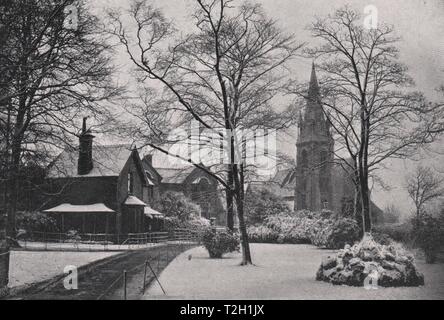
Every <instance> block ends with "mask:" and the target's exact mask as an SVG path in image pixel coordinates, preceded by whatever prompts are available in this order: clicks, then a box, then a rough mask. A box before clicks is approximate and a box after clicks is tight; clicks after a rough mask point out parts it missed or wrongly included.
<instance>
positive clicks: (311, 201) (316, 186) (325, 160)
mask: <svg viewBox="0 0 444 320" xmlns="http://www.w3.org/2000/svg"><path fill="white" fill-rule="evenodd" d="M298 129H299V131H298V138H297V142H296V166H295V167H294V168H287V169H283V170H279V171H278V172H277V173H276V175H275V177H274V178H272V179H271V180H270V181H267V182H265V183H261V184H262V187H267V188H268V189H269V190H270V191H272V192H273V193H275V194H276V195H278V196H280V197H281V198H282V199H283V200H284V201H285V202H286V203H287V204H288V205H289V207H290V208H291V209H294V210H302V209H308V210H311V211H319V210H321V209H329V210H332V211H334V212H336V213H338V214H344V213H347V212H348V213H349V211H350V210H351V206H352V205H353V200H354V193H355V189H354V186H353V181H352V177H351V176H350V173H349V172H347V170H345V169H344V167H345V166H346V164H345V163H342V165H341V161H340V160H339V159H335V157H334V140H333V136H332V133H331V128H330V123H329V121H328V120H327V119H326V118H325V116H324V111H323V109H322V103H321V98H320V89H319V84H318V80H317V77H316V70H315V66H314V64H313V66H312V72H311V78H310V84H309V88H308V94H307V98H306V106H305V112H304V114H302V113H301V114H300V116H299V121H298ZM371 210H372V217H373V219H375V217H376V216H379V215H380V214H381V210H380V209H379V208H378V207H377V206H376V205H375V204H374V203H373V202H372V203H371Z"/></svg>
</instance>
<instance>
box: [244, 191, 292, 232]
mask: <svg viewBox="0 0 444 320" xmlns="http://www.w3.org/2000/svg"><path fill="white" fill-rule="evenodd" d="M289 212H290V209H289V208H288V206H287V205H286V204H285V202H284V201H283V200H282V199H281V198H279V197H277V196H276V195H275V194H273V193H272V192H270V191H269V190H267V189H261V190H258V191H253V192H249V193H247V196H246V198H245V218H246V221H247V223H248V224H249V225H257V224H261V223H263V222H264V221H265V219H266V218H267V217H271V216H274V215H278V214H282V213H289Z"/></svg>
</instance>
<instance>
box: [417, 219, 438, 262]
mask: <svg viewBox="0 0 444 320" xmlns="http://www.w3.org/2000/svg"><path fill="white" fill-rule="evenodd" d="M415 220H416V221H414V228H413V231H412V234H413V237H414V243H415V244H416V245H418V246H419V247H420V248H421V249H422V250H423V251H424V253H425V258H426V262H427V263H435V262H436V258H437V254H438V252H439V249H440V247H441V244H442V241H444V230H443V228H442V226H441V224H440V220H439V219H438V218H435V217H433V216H431V215H427V214H424V215H422V216H421V217H419V218H417V219H415Z"/></svg>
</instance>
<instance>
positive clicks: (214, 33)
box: [109, 0, 300, 264]
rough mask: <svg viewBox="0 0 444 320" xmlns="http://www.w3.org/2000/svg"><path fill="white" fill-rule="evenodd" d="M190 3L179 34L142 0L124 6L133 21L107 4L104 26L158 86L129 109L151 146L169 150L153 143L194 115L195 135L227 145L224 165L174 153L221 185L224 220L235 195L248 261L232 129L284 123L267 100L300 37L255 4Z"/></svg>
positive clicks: (143, 76)
mask: <svg viewBox="0 0 444 320" xmlns="http://www.w3.org/2000/svg"><path fill="white" fill-rule="evenodd" d="M196 7H197V8H196V11H195V12H194V15H193V18H194V20H195V31H194V32H192V33H191V34H189V35H186V36H184V37H182V38H181V39H179V40H176V39H174V27H173V26H172V24H171V23H170V22H169V21H167V20H166V19H165V17H164V16H163V15H162V13H161V12H160V11H159V10H157V9H155V8H153V7H151V6H150V5H149V4H148V3H147V2H146V1H136V2H134V3H133V5H132V7H131V9H130V11H129V13H128V14H129V18H130V19H131V21H132V23H133V24H134V25H135V28H133V29H130V27H129V26H128V25H125V24H124V21H125V20H124V18H123V17H122V16H120V15H119V13H117V12H111V13H110V14H109V17H110V21H111V24H112V25H113V29H112V33H113V34H114V35H116V36H117V37H118V39H119V40H120V42H121V43H122V44H123V46H124V48H125V50H126V52H127V53H128V56H129V58H130V59H131V61H132V62H133V63H134V65H135V66H136V69H137V70H138V72H139V78H138V80H139V81H140V82H146V80H155V81H157V82H158V83H160V84H161V85H162V88H163V89H164V91H163V94H157V95H156V96H157V97H159V96H160V97H161V98H157V99H156V100H155V102H153V100H152V99H150V98H146V97H143V99H142V101H143V107H142V108H143V109H142V113H140V112H139V113H137V112H136V114H135V115H136V116H137V117H138V118H139V120H141V121H142V123H145V124H146V126H145V127H143V129H144V130H145V132H139V137H140V136H142V137H143V138H144V141H145V142H146V143H147V144H148V145H150V146H151V147H153V148H155V149H157V150H160V151H161V152H164V153H166V154H170V155H172V156H177V155H175V154H171V152H169V151H168V150H167V149H166V148H162V147H161V146H162V144H164V143H165V142H166V141H167V140H168V139H166V137H168V132H170V131H171V128H177V127H178V126H179V125H180V124H183V123H187V122H189V121H190V120H194V121H197V123H199V126H200V129H199V134H200V135H203V136H206V137H208V138H209V137H213V138H215V139H214V140H215V141H217V142H216V143H215V147H217V148H219V146H220V143H221V144H222V143H223V144H224V145H225V147H227V150H229V151H228V163H227V169H225V170H218V171H216V172H215V171H214V170H208V169H207V168H206V167H205V166H203V165H202V164H201V163H199V162H198V161H193V159H191V158H187V157H181V158H184V159H185V160H186V161H188V162H190V163H192V164H193V165H194V166H196V167H199V168H201V169H202V170H205V171H207V172H208V173H209V174H212V175H213V176H214V177H215V178H216V179H217V180H218V181H219V183H220V184H221V185H222V186H223V187H224V188H225V189H226V190H227V204H228V211H229V214H228V219H227V220H228V221H229V227H230V228H231V227H232V226H233V219H232V217H230V211H232V210H233V207H234V206H233V205H232V202H233V201H232V200H231V199H234V200H235V203H236V211H237V215H238V220H239V229H240V233H241V238H242V253H243V262H242V263H243V264H250V263H251V254H250V249H249V245H248V237H247V233H246V225H245V220H244V212H243V211H244V208H243V206H244V182H245V181H244V179H245V170H246V167H245V163H244V161H243V160H244V159H245V157H243V156H242V154H243V153H244V150H245V144H246V139H245V137H241V136H239V135H238V132H239V130H240V129H245V128H247V129H254V128H276V127H278V126H284V125H285V123H284V122H286V121H283V119H284V117H282V114H281V113H278V112H276V111H274V109H273V108H272V107H271V100H272V99H273V97H274V96H275V95H276V94H277V92H279V91H280V89H281V88H282V86H283V83H284V81H283V80H284V78H285V75H286V73H284V72H282V71H285V68H284V67H285V64H286V63H287V62H288V61H289V60H290V59H292V58H293V57H294V55H295V53H296V52H297V50H298V49H299V47H300V45H298V44H296V43H295V40H294V37H293V36H292V35H285V34H284V33H283V32H282V31H281V30H280V29H279V28H278V27H277V26H276V22H275V21H274V20H272V19H269V18H267V17H266V15H265V14H264V13H263V11H262V8H261V7H260V6H258V5H252V4H249V3H244V4H239V5H236V4H235V1H230V0H214V1H201V0H197V1H196ZM150 95H151V94H150ZM151 96H152V95H151ZM153 110H154V113H156V115H155V116H154V117H152V116H151V115H152V114H153ZM159 115H162V116H161V117H162V119H159ZM153 119H157V120H158V123H155V122H154V121H153ZM287 122H288V120H287ZM159 123H160V124H161V125H165V126H164V127H163V128H162V127H161V126H159ZM219 129H222V131H221V130H219ZM203 131H206V132H207V133H206V134H203ZM190 137H191V135H187V136H186V137H185V138H186V139H189V138H190ZM191 138H192V137H191ZM214 140H213V141H214ZM200 141H201V140H200ZM195 143H196V142H195ZM207 146H208V144H207Z"/></svg>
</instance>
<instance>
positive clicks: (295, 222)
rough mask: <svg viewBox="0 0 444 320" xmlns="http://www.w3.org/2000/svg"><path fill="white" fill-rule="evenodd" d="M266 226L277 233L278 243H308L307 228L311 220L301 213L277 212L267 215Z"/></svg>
mask: <svg viewBox="0 0 444 320" xmlns="http://www.w3.org/2000/svg"><path fill="white" fill-rule="evenodd" d="M265 222H266V224H265V225H266V226H267V227H268V228H270V229H272V230H274V231H275V232H277V233H278V235H279V237H278V239H277V242H279V243H309V242H310V240H309V236H308V229H309V227H310V225H311V223H312V220H311V219H310V218H308V217H306V216H305V215H304V214H303V213H302V214H301V213H299V212H298V213H294V214H279V215H275V216H271V217H268V218H267V219H266V220H265Z"/></svg>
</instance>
